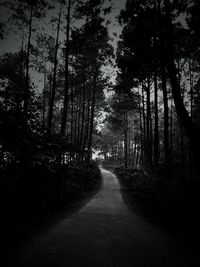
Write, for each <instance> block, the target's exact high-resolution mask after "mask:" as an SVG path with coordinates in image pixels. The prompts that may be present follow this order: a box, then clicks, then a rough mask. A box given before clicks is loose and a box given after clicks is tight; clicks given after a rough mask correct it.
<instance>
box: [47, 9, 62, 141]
mask: <svg viewBox="0 0 200 267" xmlns="http://www.w3.org/2000/svg"><path fill="white" fill-rule="evenodd" d="M61 11H62V5H60V11H59V15H58V25H57V36H56V44H55V54H54V70H53V84H52V92H51V96H50V105H49V117H48V128H47V135H48V136H50V135H51V131H52V120H53V109H54V99H55V93H56V74H57V64H58V58H57V54H58V47H59V43H58V41H59V33H60V20H61Z"/></svg>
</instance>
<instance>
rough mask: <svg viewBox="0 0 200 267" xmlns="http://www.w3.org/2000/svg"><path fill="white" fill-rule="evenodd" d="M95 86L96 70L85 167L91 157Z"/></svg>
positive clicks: (95, 80)
mask: <svg viewBox="0 0 200 267" xmlns="http://www.w3.org/2000/svg"><path fill="white" fill-rule="evenodd" d="M96 86H97V69H95V73H94V82H93V90H92V103H91V113H90V128H89V138H88V155H87V166H88V165H89V162H90V159H91V156H92V135H93V128H94V127H93V126H94V110H95V103H96V99H95V98H96Z"/></svg>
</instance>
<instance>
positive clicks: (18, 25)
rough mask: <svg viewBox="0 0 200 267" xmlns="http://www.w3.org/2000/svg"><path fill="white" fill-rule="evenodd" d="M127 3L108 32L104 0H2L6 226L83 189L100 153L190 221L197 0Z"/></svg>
mask: <svg viewBox="0 0 200 267" xmlns="http://www.w3.org/2000/svg"><path fill="white" fill-rule="evenodd" d="M124 3H125V6H124V8H123V9H122V10H121V11H120V14H119V16H118V17H117V18H114V19H115V20H116V23H119V26H118V27H119V29H121V34H120V36H119V37H117V36H116V35H117V34H118V33H115V31H114V28H113V32H112V27H111V26H110V23H111V21H113V16H114V13H113V7H114V2H112V1H101V0H96V1H92V0H88V1H81V0H79V1H73V0H68V1H64V0H63V1H53V0H52V1H50V0H49V1H45V0H38V1H31V0H23V1H15V0H13V1H1V2H0V8H1V10H2V12H3V13H4V14H5V16H4V17H2V19H1V20H0V38H1V39H6V38H9V37H8V36H16V39H17V41H18V44H20V45H18V50H15V51H14V52H2V53H1V56H0V127H1V130H0V212H1V214H2V215H3V218H4V219H3V221H4V223H5V225H7V223H8V221H9V223H10V224H11V225H12V226H13V225H15V226H17V227H18V226H19V225H22V224H26V223H27V221H29V220H30V219H31V220H32V219H33V218H38V217H40V218H41V217H44V216H45V215H47V214H49V213H52V212H54V211H55V210H57V209H58V208H59V207H61V206H63V205H66V203H70V202H71V201H73V200H76V199H79V198H80V197H81V196H82V194H83V192H91V191H92V190H94V189H95V188H97V187H98V185H99V184H100V173H99V169H98V167H97V166H98V164H99V163H101V164H103V166H105V167H107V168H112V169H114V170H115V172H116V173H117V174H118V176H119V179H120V181H121V183H122V185H123V186H125V187H126V188H127V191H129V193H130V192H131V195H133V196H134V197H136V198H137V199H138V200H139V201H140V202H141V203H143V205H144V206H147V208H148V210H150V213H152V212H153V213H156V214H160V215H162V216H161V217H162V219H163V221H164V222H165V223H166V224H171V225H176V226H177V228H176V231H177V229H178V228H179V230H180V229H181V231H183V229H182V228H184V227H185V226H186V227H189V228H190V229H191V228H192V227H193V226H196V227H195V229H197V228H198V222H199V221H198V220H197V216H196V215H197V213H198V209H199V173H200V157H199V151H200V60H199V59H200V28H199V25H200V2H199V1H197V0H193V1H192V0H185V1H184V0H182V1H178V0H177V1H170V0H163V1H162V0H154V1H145V0H140V1H138V0H127V1H125V2H124ZM118 8H119V7H118ZM109 18H110V21H109ZM110 33H112V34H110ZM111 35H112V36H111ZM0 42H1V40H0ZM116 42H117V47H116ZM13 46H15V45H14V44H13ZM37 75H40V77H42V78H41V81H40V83H39V85H36V77H37ZM97 154H98V156H97ZM94 155H95V156H94ZM174 221H176V222H174ZM183 221H184V223H183V227H181V225H182V222H183Z"/></svg>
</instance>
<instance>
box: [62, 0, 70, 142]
mask: <svg viewBox="0 0 200 267" xmlns="http://www.w3.org/2000/svg"><path fill="white" fill-rule="evenodd" d="M70 11H71V0H69V3H68V12H67V31H66V46H65V49H66V52H65V95H64V106H63V116H62V122H61V130H60V135H61V138H63V137H64V136H65V132H66V122H67V112H68V101H69V96H68V95H69V32H70Z"/></svg>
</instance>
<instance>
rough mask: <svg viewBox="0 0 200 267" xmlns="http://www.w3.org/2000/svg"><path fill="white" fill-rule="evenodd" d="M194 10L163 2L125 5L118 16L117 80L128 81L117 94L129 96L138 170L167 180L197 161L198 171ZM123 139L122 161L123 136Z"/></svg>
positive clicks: (186, 5) (191, 6) (193, 6)
mask: <svg viewBox="0 0 200 267" xmlns="http://www.w3.org/2000/svg"><path fill="white" fill-rule="evenodd" d="M198 8H199V5H198V3H197V2H196V1H193V2H191V3H186V2H184V3H183V4H180V3H179V2H173V3H172V2H171V1H168V0H165V1H142V3H141V1H129V0H128V1H127V2H126V8H125V10H122V11H121V14H120V17H119V20H120V22H121V24H122V25H123V30H122V35H121V40H120V42H119V43H118V52H117V65H118V68H119V75H120V76H121V77H123V78H122V79H124V80H128V81H129V85H128V86H127V85H125V84H121V91H122V92H123V93H124V92H127V88H128V91H129V92H132V94H133V95H132V100H133V102H134V104H133V105H132V111H133V114H134V116H136V117H137V118H138V120H137V124H138V125H139V127H137V131H135V132H134V136H139V137H140V146H139V150H140V156H139V157H140V160H139V162H140V166H143V167H145V168H147V169H152V168H153V169H154V171H155V174H157V172H158V166H159V165H161V164H164V167H165V173H166V175H168V174H169V173H170V171H171V170H172V169H173V168H172V167H173V166H175V164H180V169H182V171H183V172H184V169H185V166H186V163H187V164H188V166H189V165H190V166H191V165H193V164H194V162H196V163H195V165H196V169H199V168H198V166H199V164H198V162H199V161H198V159H199V157H198V151H199V140H198V138H197V136H198V135H199V129H198V124H199V117H197V116H196V118H195V120H194V113H193V112H194V94H196V93H194V88H195V92H197V91H198V90H199V89H197V88H198V78H197V77H198V73H199V69H198V67H197V66H198V65H199V64H198V63H197V62H196V59H197V58H198V55H197V53H196V52H195V51H196V49H197V46H198V47H199V45H198V44H199V43H198V36H199V30H198V27H196V26H197V24H196V23H197V21H198V19H199V15H198V14H197V12H196V10H198ZM183 14H184V16H186V18H185V17H184V16H183ZM186 22H188V25H187V27H185V24H186ZM188 27H189V28H188ZM191 38H192V43H191V42H190V41H189V40H191ZM194 40H196V41H194ZM188 62H189V63H188ZM191 62H193V63H191ZM194 85H195V86H194ZM196 89H197V91H196ZM113 99H115V101H116V103H117V101H118V100H117V99H119V96H118V92H117V91H116V90H115V96H114V98H113ZM135 105H137V108H135ZM174 105H175V109H176V113H175V112H174ZM134 120H135V119H134V117H133V118H132V120H131V121H132V123H133V124H132V125H136V122H134ZM132 127H133V126H132ZM123 136H124V141H123V148H124V150H125V152H124V160H125V162H126V161H127V160H126V157H127V153H126V150H127V148H126V147H127V145H126V143H127V141H126V132H125V131H124V133H123ZM186 136H187V138H188V139H187V138H186ZM129 146H130V144H129ZM190 149H191V150H190ZM183 151H184V152H183ZM185 151H187V153H185ZM190 151H192V158H193V160H194V161H193V163H192V161H191V157H190V156H189V155H190ZM177 154H179V155H180V156H179V158H180V159H181V160H179V159H178V157H177ZM136 157H137V156H136ZM125 167H127V164H126V163H125ZM189 168H190V167H189ZM190 169H191V168H190Z"/></svg>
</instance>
